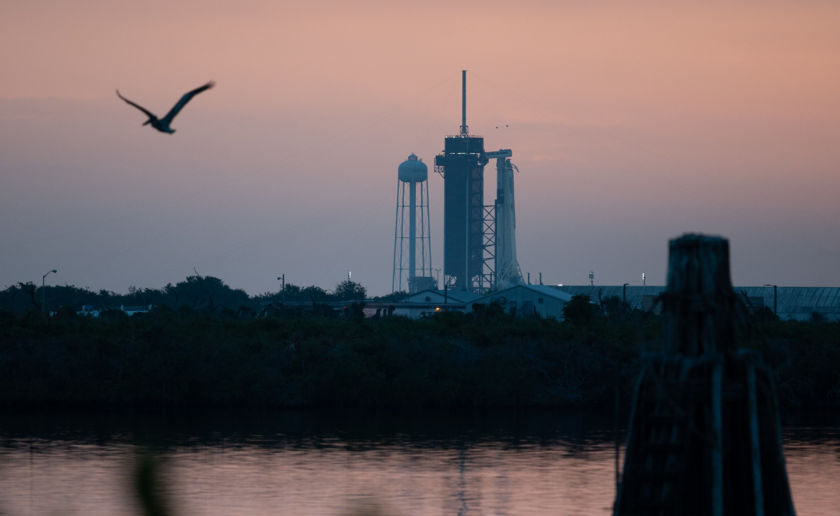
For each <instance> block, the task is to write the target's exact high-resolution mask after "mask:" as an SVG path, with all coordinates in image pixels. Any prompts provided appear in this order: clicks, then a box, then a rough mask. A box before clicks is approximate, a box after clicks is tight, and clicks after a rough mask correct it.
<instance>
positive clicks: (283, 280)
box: [277, 273, 286, 301]
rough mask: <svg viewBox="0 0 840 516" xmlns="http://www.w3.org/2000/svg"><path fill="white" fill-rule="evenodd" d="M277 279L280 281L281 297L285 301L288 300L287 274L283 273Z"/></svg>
mask: <svg viewBox="0 0 840 516" xmlns="http://www.w3.org/2000/svg"><path fill="white" fill-rule="evenodd" d="M277 279H278V280H280V297H281V298H282V299H283V301H285V300H286V273H283V274H281V275H279V276H277Z"/></svg>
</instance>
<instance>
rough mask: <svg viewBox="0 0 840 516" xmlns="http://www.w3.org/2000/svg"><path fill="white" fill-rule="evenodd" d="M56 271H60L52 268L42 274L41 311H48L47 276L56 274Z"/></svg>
mask: <svg viewBox="0 0 840 516" xmlns="http://www.w3.org/2000/svg"><path fill="white" fill-rule="evenodd" d="M56 272H58V271H57V270H55V269H52V270H49V271H47V272H46V273H45V274H44V275H43V276H41V311H42V312H44V313H46V311H47V289H46V283H47V276H49V275H50V274H55V273H56Z"/></svg>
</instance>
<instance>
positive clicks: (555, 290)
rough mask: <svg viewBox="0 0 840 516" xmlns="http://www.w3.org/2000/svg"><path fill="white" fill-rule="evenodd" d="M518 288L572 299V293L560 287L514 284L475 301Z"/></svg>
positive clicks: (556, 297)
mask: <svg viewBox="0 0 840 516" xmlns="http://www.w3.org/2000/svg"><path fill="white" fill-rule="evenodd" d="M516 289H524V290H530V291H531V292H534V293H535V294H537V295H541V296H546V297H552V298H554V299H558V300H560V301H564V302H569V301H571V299H572V295H571V294H569V293H568V292H564V291H563V290H561V289H560V288H559V287H554V286H551V285H514V286H512V287H508V288H506V289H503V290H496V291H494V292H491V293H489V294H487V295H485V296H482V297H481V298H478V299H476V300H474V301H473V302H476V303H480V302H482V301H483V300H485V299H489V298H494V297H498V296H500V295H504V294H505V292H511V291H513V290H516Z"/></svg>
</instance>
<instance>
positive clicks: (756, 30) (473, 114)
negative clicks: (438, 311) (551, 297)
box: [0, 0, 840, 294]
mask: <svg viewBox="0 0 840 516" xmlns="http://www.w3.org/2000/svg"><path fill="white" fill-rule="evenodd" d="M449 4H450V2H443V1H440V2H438V1H432V2H413V3H409V2H388V3H385V6H384V7H383V6H382V5H379V3H378V2H365V1H362V2H355V3H352V4H349V3H348V4H345V3H339V2H300V3H299V4H298V5H293V4H285V5H281V4H280V3H278V2H247V1H246V2H235V3H234V2H218V1H217V2H207V1H204V2H191V1H181V2H142V3H126V2H104V1H102V2H94V1H82V2H59V1H55V2H49V1H42V2H23V1H18V0H12V1H11V2H5V3H4V6H3V7H2V9H0V43H2V44H0V65H2V70H4V73H3V74H2V76H0V240H2V242H3V251H2V253H0V288H4V287H5V286H8V285H12V284H14V283H16V282H18V281H39V280H40V275H41V274H43V273H44V272H46V271H47V270H49V269H51V268H58V269H59V274H58V275H57V276H55V277H54V278H53V277H51V279H52V280H53V281H55V282H57V283H59V284H75V285H77V286H87V287H91V288H95V289H99V288H106V289H110V290H116V291H125V290H126V289H127V288H128V287H129V285H136V286H139V287H151V288H158V287H160V286H163V285H165V284H166V283H167V282H173V283H174V282H177V281H180V280H182V279H183V278H184V277H185V276H187V275H189V274H192V273H193V268H196V269H197V270H198V271H199V272H200V273H201V274H209V275H214V276H218V277H220V278H222V279H223V280H225V281H226V282H227V283H228V284H230V285H232V286H234V287H239V288H244V289H246V290H247V291H248V292H250V293H252V294H253V293H260V292H265V291H271V290H276V289H277V288H278V287H279V285H278V282H277V281H276V280H275V278H276V277H277V276H279V275H280V274H286V278H287V281H289V282H292V283H295V284H298V285H310V284H317V285H320V286H322V287H324V288H328V289H329V288H332V287H334V286H335V285H336V284H337V283H338V282H339V281H341V280H342V279H343V278H344V277H346V274H347V270H352V271H353V279H354V280H356V281H359V282H360V283H362V284H363V285H365V286H367V287H368V290H369V291H370V293H372V294H384V293H387V291H388V290H389V289H390V285H391V283H390V279H391V261H392V250H393V233H394V226H393V224H394V220H393V218H394V192H395V188H396V168H397V166H398V165H399V163H400V162H402V161H403V160H404V159H405V158H406V157H407V156H408V155H409V154H410V153H412V152H414V153H416V154H418V155H419V156H420V157H421V158H423V159H424V160H425V161H426V162H428V163H431V162H432V161H433V159H434V155H435V154H437V153H438V152H440V150H441V149H442V147H443V137H444V136H445V135H447V134H453V133H456V132H457V130H458V125H459V123H460V70H461V69H464V68H465V69H467V70H469V74H468V87H469V101H468V123H469V126H470V129H471V132H473V133H475V134H479V135H482V136H484V137H485V144H486V147H487V148H488V149H495V148H511V149H513V153H514V156H513V161H514V163H516V164H517V165H518V167H519V169H520V171H521V173H520V174H519V175H517V176H516V181H517V184H516V193H517V199H516V202H517V222H518V227H517V230H518V233H517V240H518V244H519V246H518V255H519V259H520V264H521V266H522V269H523V272H531V273H532V278H535V277H536V275H537V274H538V273H539V272H542V273H543V279H544V280H545V281H546V282H550V283H566V284H582V283H586V282H587V274H588V272H589V271H590V270H593V271H595V279H596V283H601V284H621V283H625V282H629V283H631V284H638V283H639V282H640V275H641V273H642V272H646V273H647V275H648V279H649V280H648V282H649V283H659V284H661V283H663V282H664V278H665V264H666V259H667V256H666V254H667V252H666V251H667V240H668V239H669V238H672V237H675V236H677V235H679V234H681V233H683V232H687V231H702V232H707V233H715V234H721V235H723V236H726V237H728V238H730V240H731V248H732V264H733V280H734V281H735V283H737V284H742V285H756V284H758V285H760V284H764V283H776V284H779V285H832V286H836V285H838V284H840V280H838V275H837V273H836V272H835V270H836V268H837V265H836V264H837V263H838V262H840V227H838V224H837V221H838V220H840V203H838V202H837V199H836V197H837V193H838V192H840V173H838V172H840V170H838V163H840V64H838V63H840V61H838V57H840V31H838V30H837V27H840V4H837V3H836V2H830V1H825V2H818V1H805V2H796V3H793V2H772V1H770V2H758V1H746V0H743V1H735V2H718V1H712V2H699V1H695V2H682V3H673V2H632V3H629V2H614V3H610V2H607V3H599V4H598V6H597V7H595V6H591V5H590V4H592V3H591V2H552V1H544V2H525V3H522V2H517V3H514V2H509V1H508V2H495V1H490V2H476V3H468V4H461V5H458V6H454V7H453V6H451V5H449ZM209 79H214V80H216V81H217V87H216V88H215V89H213V90H210V91H208V92H206V93H203V94H202V95H200V96H199V97H197V98H196V99H194V100H193V102H192V103H191V104H190V105H189V106H188V107H187V108H186V109H185V110H184V112H183V113H181V114H180V115H179V117H178V118H177V119H176V120H175V122H174V123H173V126H174V127H175V128H176V129H178V132H177V133H176V134H174V135H164V134H159V133H156V132H155V131H153V130H151V129H150V128H149V127H141V126H140V124H141V123H142V122H143V120H144V119H143V117H142V115H141V114H140V113H139V112H137V111H136V110H134V109H132V108H130V107H129V106H126V105H125V104H123V103H122V102H121V101H120V100H119V99H117V97H116V96H115V94H114V89H116V88H119V89H120V91H122V93H123V94H124V95H126V96H127V97H128V98H130V99H132V100H135V101H136V102H138V103H140V104H142V105H144V106H146V107H148V108H149V109H151V110H152V111H157V112H159V113H160V114H162V113H164V112H165V111H166V110H167V109H168V108H169V107H170V106H171V105H172V104H173V103H174V102H175V101H176V100H177V98H178V97H179V96H180V95H181V94H182V93H183V92H184V91H186V90H188V89H190V88H193V87H196V86H198V85H200V84H203V83H204V82H206V81H207V80H209ZM499 124H502V125H504V124H508V125H509V126H510V127H508V128H506V129H498V130H497V129H496V128H495V127H496V126H497V125H499ZM486 177H487V179H488V192H490V191H492V190H493V189H494V185H493V183H494V177H495V174H494V173H493V170H492V167H490V168H488V169H487V174H486ZM442 183H443V181H442V179H441V178H440V177H438V176H437V175H432V176H431V177H430V185H431V208H432V222H433V226H432V248H433V262H434V263H433V266H434V268H438V267H442V265H443V264H442V258H441V257H442V236H443V234H442V217H443V203H442V191H443V184H442ZM492 198H493V195H488V196H487V198H486V199H485V200H486V202H487V203H490V202H491V201H492Z"/></svg>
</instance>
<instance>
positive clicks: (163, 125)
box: [117, 81, 216, 134]
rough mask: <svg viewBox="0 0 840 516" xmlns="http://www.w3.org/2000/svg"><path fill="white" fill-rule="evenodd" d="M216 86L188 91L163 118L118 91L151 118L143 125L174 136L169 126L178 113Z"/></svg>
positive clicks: (210, 84) (212, 84)
mask: <svg viewBox="0 0 840 516" xmlns="http://www.w3.org/2000/svg"><path fill="white" fill-rule="evenodd" d="M215 85H216V83H215V82H213V81H210V82H208V83H207V84H205V85H204V86H199V87H198V88H196V89H194V90H191V91H188V92H186V93H184V96H183V97H181V100H179V101H178V103H177V104H175V105H174V106H173V107H172V109H170V110H169V113H167V114H166V116H164V117H163V118H158V117H157V116H156V115H155V114H154V113H152V112H151V111H149V110H148V109H146V108H144V107H143V106H140V105H138V104H135V103H134V102H132V101H130V100H128V99H127V98H125V97H123V96H122V95H120V90H117V96H118V97H119V98H121V99H123V100H124V101H125V102H126V103H127V104H129V105H131V106H134V107H136V108H137V109H139V110H140V111H142V112H143V113H145V114H146V116H147V117H149V119H148V120H146V121H145V122H143V125H147V124H152V127H154V128H155V129H157V130H158V131H160V132H162V133H169V134H172V133H174V132H175V129H172V128H171V127H169V125H170V124H171V123H172V119H173V118H175V116H176V115H177V114H178V113H180V112H181V110H182V109H184V106H186V105H187V102H189V101H190V100H191V99H192V98H193V97H195V96H196V95H198V94H199V93H201V92H202V91H204V90H209V89H210V88H212V87H213V86H215Z"/></svg>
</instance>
